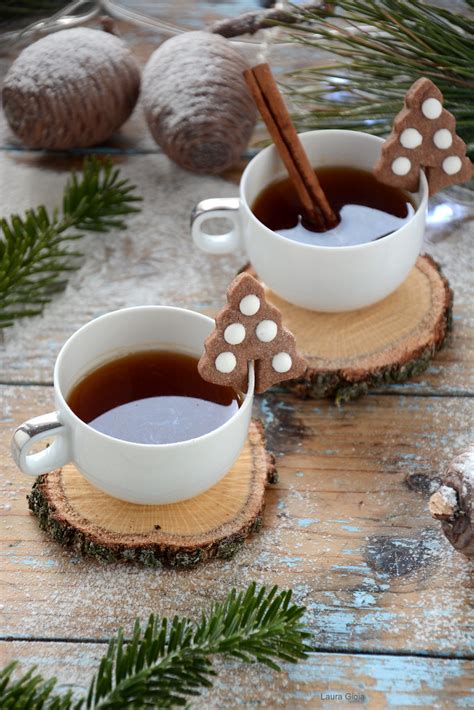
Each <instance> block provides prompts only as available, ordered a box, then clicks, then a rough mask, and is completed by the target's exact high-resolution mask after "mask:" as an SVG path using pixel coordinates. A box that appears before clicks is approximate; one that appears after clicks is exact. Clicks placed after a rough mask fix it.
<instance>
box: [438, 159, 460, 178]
mask: <svg viewBox="0 0 474 710" xmlns="http://www.w3.org/2000/svg"><path fill="white" fill-rule="evenodd" d="M461 168H462V162H461V158H459V157H458V156H457V155H450V156H449V157H447V158H445V159H444V160H443V170H444V172H445V173H446V175H456V173H458V172H459V171H460V170H461Z"/></svg>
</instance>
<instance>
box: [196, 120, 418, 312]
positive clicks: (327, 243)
mask: <svg viewBox="0 0 474 710" xmlns="http://www.w3.org/2000/svg"><path fill="white" fill-rule="evenodd" d="M300 139H301V142H302V144H303V147H304V149H305V151H306V153H307V155H308V158H309V160H310V162H311V164H312V165H313V166H314V167H315V169H316V171H317V172H318V170H320V171H321V177H322V180H321V182H322V183H323V187H324V183H325V182H326V185H328V184H329V182H330V181H331V180H332V182H333V183H334V185H333V189H334V188H337V182H338V181H339V185H342V184H343V185H344V190H345V191H346V192H348V195H347V197H345V198H344V199H342V192H343V191H342V189H341V190H340V194H339V195H337V194H336V199H339V200H340V204H339V205H338V206H341V204H344V205H347V207H348V208H351V210H352V211H351V212H348V215H349V216H348V217H347V218H346V217H345V216H344V213H343V209H341V214H342V218H341V221H340V224H339V225H338V226H337V227H335V228H334V229H333V230H329V231H328V232H322V233H315V232H311V231H310V230H307V229H305V228H304V227H305V225H304V224H298V225H297V229H293V228H292V225H291V220H293V223H294V221H295V214H296V217H297V209H296V213H295V214H293V215H290V216H289V215H288V211H289V212H291V209H292V195H291V190H292V189H293V188H292V186H291V185H290V183H289V182H287V181H286V180H285V177H286V171H285V168H284V166H283V163H282V162H281V160H280V157H279V155H278V153H277V151H276V148H275V146H274V145H271V146H269V147H267V148H265V149H264V150H262V151H261V152H260V153H259V154H258V155H257V156H255V158H253V160H251V161H250V163H249V164H248V166H247V167H246V169H245V171H244V173H243V175H242V179H241V181H240V197H239V198H227V199H225V198H224V199H209V200H203V201H202V202H200V203H199V204H198V205H197V206H196V207H195V209H194V211H193V215H192V218H191V224H192V236H193V239H194V242H195V243H196V245H197V246H198V247H199V248H201V249H203V250H204V251H207V252H209V253H213V254H224V253H229V252H233V251H237V250H239V249H242V248H243V249H244V250H245V251H246V253H247V255H248V258H249V260H250V262H251V264H252V266H253V267H254V269H255V270H256V272H257V273H258V275H259V277H260V278H261V279H262V280H263V281H264V283H265V284H266V285H267V286H268V287H269V288H271V289H272V290H273V291H274V292H275V293H276V294H278V295H279V296H280V297H281V298H283V299H285V300H286V301H289V302H290V303H293V304H295V305H297V306H301V307H303V308H308V309H312V310H317V311H328V312H331V311H336V312H337V311H349V310H355V309H358V308H363V307H365V306H369V305H371V304H373V303H376V302H377V301H380V300H382V299H383V298H385V297H386V296H388V295H389V294H390V293H392V292H393V291H395V290H396V289H397V288H398V286H400V284H401V283H402V282H403V281H404V280H405V278H406V277H407V276H408V274H409V272H410V270H411V269H412V268H413V266H414V264H415V262H416V259H417V257H418V255H419V254H420V251H421V248H422V244H423V236H424V229H425V217H426V207H427V202H428V186H427V181H426V178H425V175H424V173H421V174H420V187H419V191H418V192H417V193H413V194H412V193H403V192H402V191H401V190H398V189H397V188H388V187H387V186H385V185H382V184H380V183H377V181H376V180H375V178H373V177H372V176H371V171H372V168H373V166H374V164H375V162H376V161H377V159H378V158H379V156H380V153H381V149H382V145H383V140H382V139H381V138H378V137H376V136H372V135H369V134H366V133H361V132H357V131H346V130H339V129H334V130H321V131H310V132H308V133H303V134H301V135H300ZM344 173H345V178H344ZM350 179H352V181H353V185H354V190H353V193H354V194H355V195H356V196H355V197H354V202H355V203H356V204H355V205H351V204H350V200H351V198H350V194H349V193H350V189H348V187H349V188H350ZM282 181H283V185H282ZM341 181H342V182H341ZM364 181H365V183H366V185H365V197H364V199H365V200H366V202H367V200H368V204H365V205H364V204H362V205H361V204H360V202H361V198H360V194H361V193H363V192H364V184H363V183H364ZM328 192H329V191H328ZM336 193H337V190H336ZM272 195H273V196H272ZM357 195H359V197H358V196H357ZM333 199H334V198H333ZM357 200H358V202H357ZM293 207H294V204H293ZM360 207H362V208H364V207H365V211H364V209H362V210H361V209H360ZM357 208H359V209H357ZM403 210H405V213H404V212H403ZM351 215H352V216H351ZM381 215H382V218H381ZM288 216H289V219H290V224H289V225H287V226H289V229H285V224H284V220H285V219H287V218H288ZM216 217H219V218H226V219H227V220H229V221H230V222H231V224H232V229H231V230H230V231H229V232H226V233H223V234H217V235H216V234H210V233H208V232H206V231H205V225H206V222H208V221H209V220H212V219H214V218H216ZM282 219H283V228H281V227H282ZM293 226H294V225H293ZM313 235H314V236H313Z"/></svg>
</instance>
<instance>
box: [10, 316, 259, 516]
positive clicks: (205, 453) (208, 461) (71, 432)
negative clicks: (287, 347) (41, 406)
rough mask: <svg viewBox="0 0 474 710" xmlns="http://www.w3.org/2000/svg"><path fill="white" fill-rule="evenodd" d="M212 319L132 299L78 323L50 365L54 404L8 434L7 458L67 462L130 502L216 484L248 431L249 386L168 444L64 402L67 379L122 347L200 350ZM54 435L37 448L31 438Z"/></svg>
mask: <svg viewBox="0 0 474 710" xmlns="http://www.w3.org/2000/svg"><path fill="white" fill-rule="evenodd" d="M213 327H214V321H213V320H212V319H211V318H208V317H207V316H204V315H201V314H200V313H195V312H194V311H189V310H185V309H183V308H172V307H168V306H140V307H138V308H125V309H123V310H119V311H114V312H112V313H107V314H106V315H104V316H101V317H100V318H97V319H96V320H93V321H91V322H90V323H87V325H85V326H83V327H82V328H80V329H79V330H78V331H77V332H76V333H74V335H72V336H71V337H70V338H69V340H68V341H67V342H66V343H65V344H64V346H63V347H62V349H61V351H60V353H59V355H58V359H57V361H56V365H55V368H54V396H55V404H56V408H57V411H55V412H51V413H50V414H44V415H42V416H39V417H35V418H34V419H30V420H28V421H27V422H25V423H24V424H22V425H21V426H20V427H18V429H17V430H16V432H15V434H14V436H13V440H12V452H13V456H14V458H15V461H16V463H17V465H18V466H19V468H20V469H21V470H22V471H23V473H27V474H29V475H31V476H38V475H39V474H42V473H46V472H48V471H52V470H53V469H55V468H58V467H60V466H64V465H65V464H67V463H69V462H72V463H74V465H75V466H76V467H77V468H78V469H79V471H80V472H81V473H82V474H83V475H84V476H85V478H87V479H88V480H89V481H90V482H91V483H92V484H93V485H94V486H97V488H100V489H101V490H102V491H105V492H106V493H108V494H109V495H111V496H114V497H116V498H121V499H122V500H125V501H129V502H131V503H144V504H145V503H174V502H176V501H179V500H184V499H186V498H192V497H193V496H196V495H199V493H202V492H203V491H205V490H207V489H208V488H210V487H211V486H213V485H214V484H216V483H217V482H218V481H219V480H220V479H221V478H222V477H223V476H224V475H225V474H226V473H227V472H228V471H229V470H230V468H231V467H232V465H233V464H234V462H235V461H236V460H237V458H238V456H239V453H240V451H241V449H242V446H243V445H244V442H245V439H246V437H247V434H248V429H249V424H250V417H251V413H252V401H253V393H254V371H253V365H252V366H251V367H250V368H249V382H248V388H247V393H246V395H245V397H244V399H243V402H242V404H241V406H240V407H239V409H238V410H237V412H235V413H234V414H233V415H232V417H230V418H229V419H228V420H227V421H226V422H225V423H224V424H222V426H220V427H218V428H217V429H214V430H213V431H211V432H209V433H208V434H204V435H203V436H199V437H197V438H195V439H189V440H187V441H180V442H178V443H173V444H137V443H133V442H130V441H124V440H121V439H115V438H113V437H111V436H108V435H106V434H103V433H101V432H99V431H97V430H95V429H93V428H92V427H90V426H89V425H88V424H85V423H84V422H83V421H82V420H81V419H79V418H78V417H77V416H76V415H75V414H74V413H73V412H72V410H71V409H70V407H69V406H68V404H67V397H68V394H69V392H70V391H71V389H72V388H73V387H74V385H75V384H76V383H77V382H78V381H79V380H81V379H82V377H83V376H84V375H86V374H87V373H88V372H90V371H91V370H94V369H96V368H97V367H98V366H100V365H103V364H104V363H106V362H109V361H111V360H113V359H115V358H117V357H120V356H122V355H125V354H127V353H130V352H137V351H143V350H168V351H176V352H181V353H185V354H189V355H195V356H196V357H200V356H201V354H202V352H203V347H204V340H205V339H206V337H207V336H208V335H209V333H210V332H211V331H212V329H213ZM46 437H54V441H53V443H52V445H51V446H50V447H48V448H46V449H45V450H44V451H41V452H40V453H34V454H33V453H30V451H31V448H32V446H33V444H35V443H36V442H38V441H39V440H41V439H44V438H46Z"/></svg>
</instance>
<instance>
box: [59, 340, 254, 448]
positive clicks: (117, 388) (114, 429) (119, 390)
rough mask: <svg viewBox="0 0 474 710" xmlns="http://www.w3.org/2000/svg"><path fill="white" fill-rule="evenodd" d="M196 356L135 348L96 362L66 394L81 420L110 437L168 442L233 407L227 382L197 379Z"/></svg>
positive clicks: (217, 421) (236, 396)
mask: <svg viewBox="0 0 474 710" xmlns="http://www.w3.org/2000/svg"><path fill="white" fill-rule="evenodd" d="M197 364H198V361H197V359H196V358H194V357H192V356H189V355H183V354H182V353H173V352H164V351H150V350H148V351H145V352H136V353H131V354H129V355H125V356H123V357H119V358H117V359H116V360H112V361H111V362H108V363H106V364H105V365H102V366H101V367H98V368H97V369H96V370H94V371H92V372H90V373H89V374H88V375H86V376H85V377H84V378H83V379H82V380H81V381H80V382H79V383H78V384H77V385H75V387H74V388H73V389H72V391H71V392H70V394H69V397H68V398H67V400H68V404H69V406H70V407H71V409H72V411H73V412H74V414H76V415H77V416H78V417H79V418H80V419H82V421H83V422H86V423H87V424H89V426H91V427H93V428H94V429H97V431H100V432H102V433H103V434H108V435H109V436H113V437H115V438H116V439H125V440H126V441H133V442H136V443H139V444H171V443H174V442H177V441H186V440H187V439H194V438H195V437H198V436H202V435H203V434H207V433H208V432H210V431H212V430H213V429H217V427H220V426H221V425H222V424H224V422H226V421H227V420H228V419H229V418H230V417H231V416H232V415H233V414H234V413H235V412H236V411H237V410H238V408H239V406H240V404H241V401H242V396H241V395H240V393H237V392H236V391H235V390H233V389H232V388H231V387H222V386H221V385H213V384H211V383H209V382H206V381H205V380H203V379H202V377H201V375H200V374H199V372H198V369H197Z"/></svg>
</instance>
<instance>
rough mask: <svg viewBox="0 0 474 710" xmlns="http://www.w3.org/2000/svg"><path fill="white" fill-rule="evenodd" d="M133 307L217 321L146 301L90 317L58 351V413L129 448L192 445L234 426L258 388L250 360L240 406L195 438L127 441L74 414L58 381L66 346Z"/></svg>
mask: <svg viewBox="0 0 474 710" xmlns="http://www.w3.org/2000/svg"><path fill="white" fill-rule="evenodd" d="M133 311H162V312H164V311H168V312H175V313H183V312H184V313H188V314H192V315H193V316H196V317H197V318H199V319H201V320H205V321H206V322H210V323H215V320H214V318H211V317H210V316H206V315H204V313H199V312H198V311H193V310H192V309H191V308H180V307H179V306H162V305H147V306H130V307H128V308H118V309H116V310H115V311H109V312H108V313H103V314H102V315H101V316H98V317H97V318H93V319H92V320H90V321H88V322H87V323H85V324H84V325H82V326H81V327H80V328H78V329H77V330H76V331H75V332H74V333H73V334H72V335H71V336H70V337H69V338H68V339H67V340H66V342H65V343H64V344H63V346H62V347H61V350H60V351H59V354H58V356H57V358H56V362H55V364H54V374H53V387H54V393H55V395H56V398H57V401H58V402H59V405H60V407H59V415H61V410H62V409H63V410H65V411H66V413H67V416H68V417H70V418H71V419H72V420H73V422H74V424H75V425H77V426H80V427H83V428H85V429H86V430H87V431H88V432H90V433H91V434H94V435H96V436H97V437H98V438H99V439H105V440H108V441H113V442H115V444H117V445H119V446H126V447H127V448H130V447H136V448H138V449H140V450H143V449H160V450H161V449H165V448H168V449H170V448H183V447H185V446H189V445H192V444H195V443H196V442H197V441H203V440H205V439H206V438H212V437H213V436H214V435H215V434H216V433H217V432H221V431H223V430H224V429H226V428H227V427H229V426H231V424H232V422H233V421H235V419H236V418H238V417H239V416H243V415H244V414H245V413H246V411H247V409H248V408H249V407H251V406H252V402H253V396H254V391H255V370H254V363H253V362H250V363H249V376H248V386H247V392H245V393H244V399H243V402H242V404H241V406H240V407H239V408H238V409H237V411H236V412H234V414H232V416H230V417H229V419H227V420H226V421H225V422H224V423H223V424H221V425H220V426H218V427H216V428H215V429H211V431H208V432H207V433H206V434H201V436H195V437H193V438H192V439H184V440H183V441H173V442H169V443H166V444H143V443H140V442H137V441H128V440H127V439H118V438H116V437H115V436H110V435H109V434H104V433H103V432H101V431H98V430H97V429H94V428H93V427H91V426H89V424H87V422H84V421H83V420H82V419H80V417H78V416H77V414H75V413H74V412H73V411H72V409H71V408H70V406H69V404H68V403H67V401H66V398H65V397H64V395H63V392H62V389H61V386H60V384H59V369H60V367H61V363H62V360H63V358H64V357H65V353H66V351H67V349H69V348H70V347H71V344H72V345H73V344H74V341H76V340H77V339H78V338H80V337H81V335H82V334H83V333H84V331H85V330H88V329H89V328H92V327H95V325H96V324H97V323H98V322H100V321H103V320H105V319H107V318H110V317H111V316H112V317H118V314H122V313H129V312H133Z"/></svg>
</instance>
